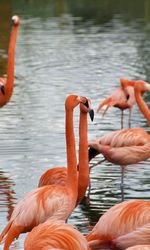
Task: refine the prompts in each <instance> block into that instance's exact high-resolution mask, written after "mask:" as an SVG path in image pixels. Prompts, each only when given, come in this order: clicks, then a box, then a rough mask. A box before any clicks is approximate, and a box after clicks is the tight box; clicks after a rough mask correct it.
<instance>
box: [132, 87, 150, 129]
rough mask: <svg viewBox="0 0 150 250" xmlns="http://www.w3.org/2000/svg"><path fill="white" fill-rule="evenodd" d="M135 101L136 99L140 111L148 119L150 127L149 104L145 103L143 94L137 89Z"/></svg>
mask: <svg viewBox="0 0 150 250" xmlns="http://www.w3.org/2000/svg"><path fill="white" fill-rule="evenodd" d="M135 99H136V102H137V104H138V107H139V109H140V111H141V112H142V114H143V115H144V117H145V118H146V119H147V122H148V125H149V126H150V111H149V108H148V106H147V104H146V103H145V102H144V100H143V99H142V95H141V92H140V91H139V90H137V89H135Z"/></svg>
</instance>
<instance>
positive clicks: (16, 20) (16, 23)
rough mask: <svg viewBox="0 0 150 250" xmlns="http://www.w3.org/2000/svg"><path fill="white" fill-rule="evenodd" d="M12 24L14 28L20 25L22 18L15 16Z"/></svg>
mask: <svg viewBox="0 0 150 250" xmlns="http://www.w3.org/2000/svg"><path fill="white" fill-rule="evenodd" d="M11 20H12V24H13V26H18V25H19V24H20V17H19V16H16V15H15V16H13V17H12V19H11Z"/></svg>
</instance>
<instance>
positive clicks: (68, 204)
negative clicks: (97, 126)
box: [0, 95, 90, 250]
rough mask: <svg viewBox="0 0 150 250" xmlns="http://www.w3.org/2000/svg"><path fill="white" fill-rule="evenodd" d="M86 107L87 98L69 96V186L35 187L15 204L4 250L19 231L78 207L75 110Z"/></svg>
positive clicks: (63, 216) (62, 217) (5, 232)
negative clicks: (79, 106)
mask: <svg viewBox="0 0 150 250" xmlns="http://www.w3.org/2000/svg"><path fill="white" fill-rule="evenodd" d="M81 103H82V104H83V105H84V106H85V109H87V111H89V112H90V108H88V107H87V103H88V99H87V98H86V97H79V96H76V95H70V96H68V97H67V98H66V102H65V109H66V146H67V171H68V175H67V183H66V186H60V185H48V186H44V187H40V188H37V189H34V190H32V191H31V192H29V193H27V194H26V195H25V197H24V198H23V199H22V200H21V201H20V202H19V203H18V204H17V205H16V207H15V209H14V211H13V213H12V216H11V218H10V220H9V222H8V224H7V225H6V227H5V228H4V230H3V231H2V233H1V235H0V242H1V241H2V239H4V250H8V249H9V246H10V245H11V243H12V241H13V240H14V239H15V238H18V237H19V235H20V233H24V232H28V231H31V230H32V228H33V227H35V226H37V225H38V224H40V223H43V222H45V221H46V220H47V219H48V218H50V217H51V218H52V219H57V220H63V221H66V220H67V219H68V217H69V216H70V214H71V213H72V211H73V209H74V208H75V206H76V202H77V198H78V177H77V167H76V166H77V161H76V148H75V136H74V126H73V110H74V108H75V107H76V106H78V105H79V104H81Z"/></svg>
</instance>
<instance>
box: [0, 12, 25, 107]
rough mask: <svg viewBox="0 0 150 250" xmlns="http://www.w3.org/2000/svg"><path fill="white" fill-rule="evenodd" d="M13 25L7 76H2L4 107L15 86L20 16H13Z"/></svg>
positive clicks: (0, 102)
mask: <svg viewBox="0 0 150 250" xmlns="http://www.w3.org/2000/svg"><path fill="white" fill-rule="evenodd" d="M12 25H13V27H12V31H11V36H10V42H9V48H8V63H7V78H2V77H0V89H1V92H0V107H3V106H4V105H5V104H7V102H8V101H9V100H10V97H11V95H12V92H13V88H14V60H15V47H16V39H17V33H18V28H19V25H20V17H19V16H13V17H12Z"/></svg>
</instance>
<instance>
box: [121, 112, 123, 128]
mask: <svg viewBox="0 0 150 250" xmlns="http://www.w3.org/2000/svg"><path fill="white" fill-rule="evenodd" d="M121 129H123V109H121Z"/></svg>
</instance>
